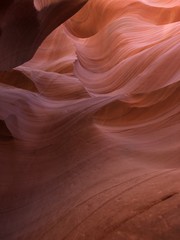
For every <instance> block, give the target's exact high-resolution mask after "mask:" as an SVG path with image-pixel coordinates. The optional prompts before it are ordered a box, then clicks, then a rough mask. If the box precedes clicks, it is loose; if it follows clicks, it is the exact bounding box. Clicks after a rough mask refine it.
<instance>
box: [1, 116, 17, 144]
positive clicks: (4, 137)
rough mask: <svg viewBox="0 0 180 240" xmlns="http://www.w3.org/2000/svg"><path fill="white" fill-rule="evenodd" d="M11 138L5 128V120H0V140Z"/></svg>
mask: <svg viewBox="0 0 180 240" xmlns="http://www.w3.org/2000/svg"><path fill="white" fill-rule="evenodd" d="M13 139H14V138H13V136H12V134H11V132H10V131H9V129H8V128H7V126H6V123H5V121H3V120H0V141H10V140H13Z"/></svg>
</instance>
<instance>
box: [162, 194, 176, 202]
mask: <svg viewBox="0 0 180 240" xmlns="http://www.w3.org/2000/svg"><path fill="white" fill-rule="evenodd" d="M177 194H178V193H171V194H168V195H166V196H164V197H162V198H161V201H162V202H163V201H166V200H168V199H169V198H172V197H173V196H175V195H177Z"/></svg>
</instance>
